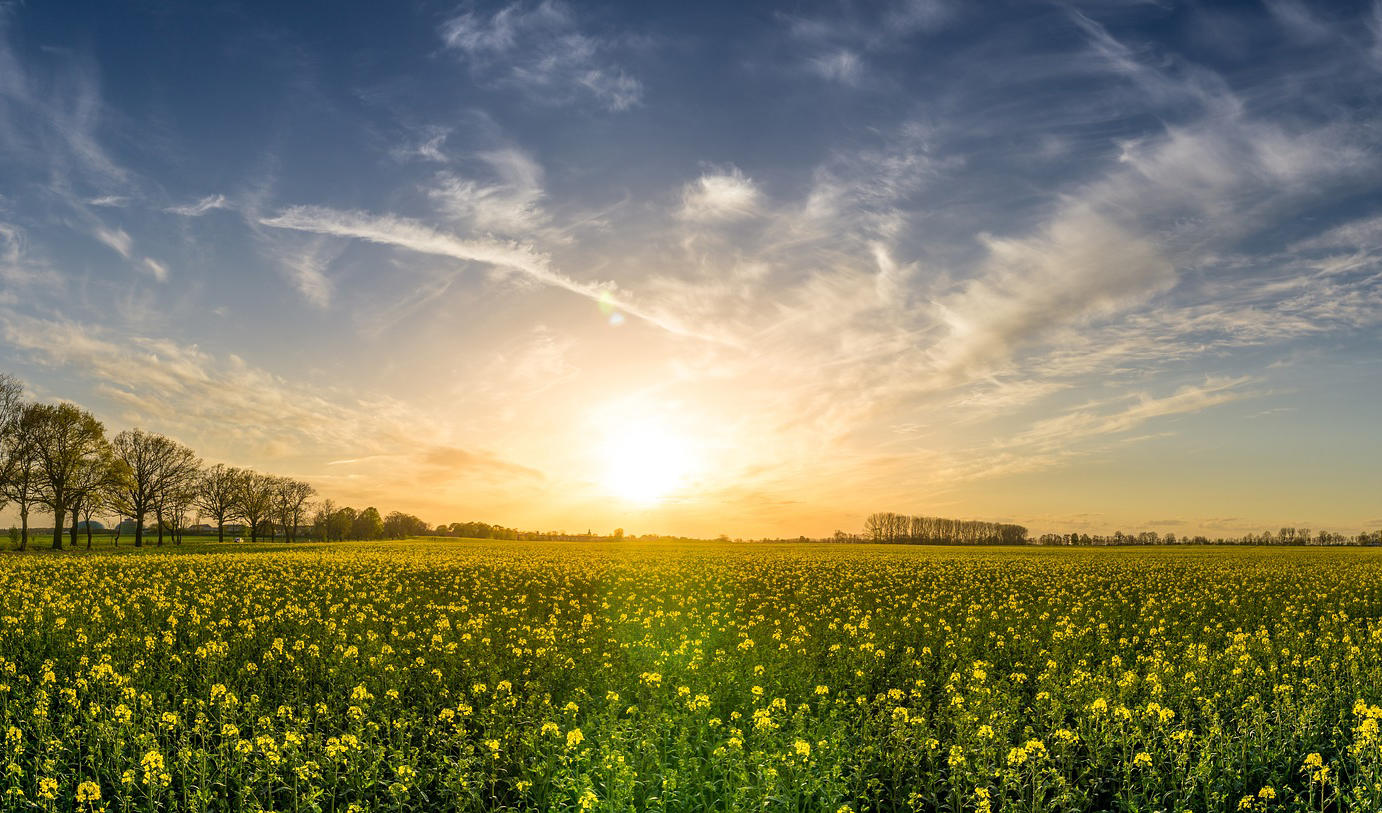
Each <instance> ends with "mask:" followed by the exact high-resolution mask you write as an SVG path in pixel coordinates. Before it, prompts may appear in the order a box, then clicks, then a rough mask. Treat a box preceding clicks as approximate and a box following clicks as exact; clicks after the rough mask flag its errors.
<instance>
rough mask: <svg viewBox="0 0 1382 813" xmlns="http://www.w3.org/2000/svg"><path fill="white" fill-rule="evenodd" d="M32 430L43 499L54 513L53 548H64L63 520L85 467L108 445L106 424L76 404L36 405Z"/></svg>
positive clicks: (31, 409)
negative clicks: (102, 423)
mask: <svg viewBox="0 0 1382 813" xmlns="http://www.w3.org/2000/svg"><path fill="white" fill-rule="evenodd" d="M25 411H26V412H32V413H33V415H32V418H31V420H32V424H31V428H30V431H31V432H32V433H33V452H34V456H35V458H36V460H37V462H38V473H39V486H40V494H41V497H40V499H41V500H42V501H43V502H45V503H47V504H48V507H49V508H50V509H51V511H52V514H53V550H62V532H63V520H64V519H65V518H66V516H67V511H68V509H69V508H70V507H71V505H72V499H73V488H74V486H75V485H77V483H78V478H80V476H81V473H82V471H83V469H84V468H85V467H86V466H87V465H89V464H90V462H91V461H92V460H93V459H94V458H99V457H100V455H101V453H102V451H103V449H104V448H105V446H106V438H105V427H103V426H102V425H101V422H100V421H98V420H96V418H95V416H93V415H92V414H91V413H90V412H87V411H86V410H84V409H81V408H80V407H77V406H74V405H72V404H32V405H30V406H28V407H26V409H25Z"/></svg>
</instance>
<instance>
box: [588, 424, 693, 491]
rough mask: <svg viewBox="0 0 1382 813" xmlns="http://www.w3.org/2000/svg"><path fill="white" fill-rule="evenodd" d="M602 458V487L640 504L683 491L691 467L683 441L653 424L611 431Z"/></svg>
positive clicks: (630, 426)
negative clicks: (603, 457) (603, 459)
mask: <svg viewBox="0 0 1382 813" xmlns="http://www.w3.org/2000/svg"><path fill="white" fill-rule="evenodd" d="M604 456H605V471H604V478H603V480H602V482H603V484H604V487H605V488H606V489H608V491H609V493H610V494H611V495H612V496H615V497H618V498H620V499H623V500H627V501H628V502H631V503H638V504H641V505H651V504H655V503H659V502H662V501H663V500H665V499H667V498H668V497H669V496H671V495H672V494H674V493H676V492H677V491H678V490H680V489H682V488H684V487H685V486H686V485H687V483H688V479H689V476H690V474H691V471H692V469H693V468H694V455H693V452H692V448H691V445H690V444H689V443H688V442H687V440H686V438H684V437H683V436H681V435H679V434H677V433H675V432H672V431H670V430H669V429H668V428H667V427H666V426H663V425H661V424H659V423H657V422H654V421H638V422H634V423H631V424H626V425H624V426H620V427H617V428H615V429H613V430H612V431H611V432H610V434H609V437H608V438H607V439H606V440H605V443H604Z"/></svg>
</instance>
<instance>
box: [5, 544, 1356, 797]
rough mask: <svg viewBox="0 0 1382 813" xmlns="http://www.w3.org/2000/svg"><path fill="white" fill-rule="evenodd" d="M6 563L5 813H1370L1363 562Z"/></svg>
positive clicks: (120, 559)
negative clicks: (536, 812)
mask: <svg viewBox="0 0 1382 813" xmlns="http://www.w3.org/2000/svg"><path fill="white" fill-rule="evenodd" d="M1378 554H1379V552H1378V551H1375V550H1366V549H1364V550H1360V549H1351V550H1346V549H1213V550H1208V549H1194V548H1191V549H1138V550H1125V549H1115V550H1044V549H995V548H989V549H954V548H912V547H908V548H898V547H873V546H857V545H855V546H833V545H800V546H783V545H753V546H749V545H734V544H707V545H684V546H672V545H653V544H627V545H617V544H592V545H583V546H577V545H560V544H542V543H528V544H525V543H514V542H478V541H474V542H471V541H455V540H446V541H426V540H422V541H420V540H411V541H408V542H401V543H374V544H358V545H330V546H328V545H315V544H314V545H295V546H292V547H283V546H280V547H278V548H262V549H256V550H248V551H246V550H241V549H237V548H234V547H232V546H230V545H224V546H219V545H214V544H211V545H204V546H202V547H200V548H194V547H190V546H189V548H187V549H185V550H183V551H171V550H147V549H146V550H145V551H142V552H130V551H124V552H118V553H117V552H111V551H108V550H107V551H103V552H97V553H95V554H80V553H66V554H51V553H45V554H4V555H0V659H3V660H0V714H2V715H3V717H4V719H3V720H0V732H3V741H2V742H0V747H3V749H4V766H5V767H4V776H3V778H2V779H0V792H2V793H3V797H0V798H2V799H3V801H0V806H3V807H4V809H13V810H28V809H40V810H74V809H75V810H82V811H86V810H99V809H102V808H105V809H108V810H182V809H216V810H261V809H264V810H332V811H348V810H431V809H469V810H493V809H541V810H554V809H555V810H645V809H646V810H707V809H715V810H748V809H758V810H762V809H767V810H801V811H806V810H826V811H838V810H850V811H865V810H870V811H892V810H938V811H983V812H985V813H992V811H1000V810H1002V811H1009V810H1015V811H1036V810H1124V811H1134V810H1137V811H1153V810H1166V811H1171V810H1225V811H1239V810H1252V811H1262V810H1270V811H1277V810H1281V811H1290V810H1296V811H1305V810H1358V811H1362V810H1377V809H1379V808H1382V739H1379V735H1378V723H1379V718H1382V707H1379V704H1382V583H1380V581H1379V575H1382V558H1379V555H1378Z"/></svg>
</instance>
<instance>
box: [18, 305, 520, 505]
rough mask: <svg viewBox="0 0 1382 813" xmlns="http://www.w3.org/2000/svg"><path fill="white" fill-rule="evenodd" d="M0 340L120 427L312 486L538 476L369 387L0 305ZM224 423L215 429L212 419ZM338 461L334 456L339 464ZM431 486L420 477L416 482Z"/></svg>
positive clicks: (375, 487)
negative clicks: (106, 411)
mask: <svg viewBox="0 0 1382 813" xmlns="http://www.w3.org/2000/svg"><path fill="white" fill-rule="evenodd" d="M0 337H3V339H4V341H5V342H6V344H7V345H8V346H9V347H11V348H13V349H15V350H18V351H20V352H22V353H23V354H25V355H26V356H27V358H28V359H29V360H30V361H31V362H32V363H34V364H38V365H41V366H46V367H52V368H58V369H64V370H70V371H78V372H80V373H81V374H82V375H83V376H84V377H88V378H89V379H91V380H93V381H94V382H95V383H96V385H97V392H98V393H99V395H100V397H101V398H102V399H104V400H105V401H107V402H108V403H110V404H111V405H112V406H113V407H114V408H115V409H117V410H119V411H120V413H119V414H120V416H121V417H122V418H123V419H124V420H126V421H128V422H129V423H135V424H141V425H144V426H147V427H149V428H153V429H155V430H157V431H163V432H169V433H171V434H173V435H175V436H177V437H179V438H180V439H182V440H183V441H184V442H188V443H191V444H193V445H194V446H195V447H196V448H198V449H199V450H202V451H203V452H205V453H208V454H211V455H212V456H213V457H217V458H220V459H223V460H226V461H227V462H233V463H240V464H244V463H248V464H251V465H265V464H269V465H274V463H273V461H280V462H279V463H278V464H277V466H275V468H276V469H278V470H281V467H282V466H283V465H284V463H283V462H281V461H287V462H288V464H290V465H293V466H296V467H300V468H301V469H303V470H305V472H306V473H307V474H308V475H309V476H312V479H315V480H317V481H318V482H319V483H328V484H331V485H334V486H340V485H341V484H340V483H339V482H338V481H337V480H334V479H333V478H332V476H331V475H330V474H329V473H328V472H327V470H326V469H324V468H321V467H324V466H327V465H330V464H331V462H333V461H334V462H336V463H341V462H352V463H361V462H373V463H374V464H376V465H374V466H373V467H371V468H370V469H369V472H368V473H369V475H370V482H371V483H372V485H370V486H368V488H367V491H369V492H371V493H373V494H374V495H376V497H375V498H377V496H378V495H379V494H380V493H381V491H382V490H383V486H382V484H383V483H388V482H399V479H400V478H402V479H404V480H409V481H411V480H412V479H413V473H414V472H415V471H416V469H417V467H418V466H420V465H429V466H432V467H434V468H436V467H440V468H445V469H448V470H449V471H450V472H451V474H452V477H468V476H480V477H484V478H496V477H498V478H504V479H509V478H520V479H531V478H534V477H537V478H541V476H542V475H541V474H540V473H539V472H537V471H535V470H534V469H532V468H531V467H528V466H522V465H518V464H515V463H513V462H511V461H508V460H505V459H503V458H501V457H499V456H497V455H495V454H493V453H490V452H487V451H482V450H473V449H470V448H469V447H467V446H466V445H465V444H463V443H460V442H459V439H458V438H457V437H456V436H455V435H454V434H453V433H452V431H451V430H450V427H448V426H447V424H446V423H445V422H444V421H441V420H439V419H438V418H437V417H436V416H435V415H432V414H430V413H427V412H424V411H421V410H419V409H417V408H415V407H413V406H410V405H408V404H405V403H403V402H401V401H398V400H395V399H391V398H389V397H387V396H383V395H379V394H370V395H368V396H361V395H358V394H356V393H354V392H352V391H351V390H350V389H348V388H344V389H343V388H338V387H332V386H322V385H320V384H315V385H312V386H306V385H304V384H301V383H294V382H292V381H290V380H288V379H285V378H283V377H281V376H279V375H275V374H274V373H272V372H269V371H267V370H264V369H262V368H258V367H255V366H253V365H251V364H249V363H247V362H246V361H244V360H243V359H241V358H239V357H237V356H234V355H229V356H217V355H215V354H212V353H209V352H207V351H205V350H203V349H201V348H200V347H198V346H197V345H187V344H182V343H179V342H175V341H172V340H170V339H166V338H157V337H149V336H143V335H139V334H129V333H125V334H114V333H109V332H107V331H103V330H100V329H97V328H93V327H90V326H83V325H79V324H77V323H75V322H71V321H67V320H60V319H46V318H42V317H35V316H31V315H28V314H21V313H16V312H15V311H14V310H13V309H4V308H0ZM226 426H234V427H236V431H235V433H234V435H233V437H232V436H227V435H226V433H225V431H224V427H226ZM343 459H344V460H343ZM418 486H419V488H422V489H424V490H436V489H438V488H439V486H437V485H436V484H431V485H428V483H427V480H426V478H423V479H422V480H421V481H419V483H418Z"/></svg>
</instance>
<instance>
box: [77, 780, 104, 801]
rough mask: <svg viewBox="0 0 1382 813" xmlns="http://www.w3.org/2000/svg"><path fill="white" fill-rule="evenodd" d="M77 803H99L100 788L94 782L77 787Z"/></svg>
mask: <svg viewBox="0 0 1382 813" xmlns="http://www.w3.org/2000/svg"><path fill="white" fill-rule="evenodd" d="M77 801H79V802H99V801H101V786H100V785H98V784H96V783H95V782H90V781H88V782H83V783H81V784H80V785H78V786H77Z"/></svg>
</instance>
